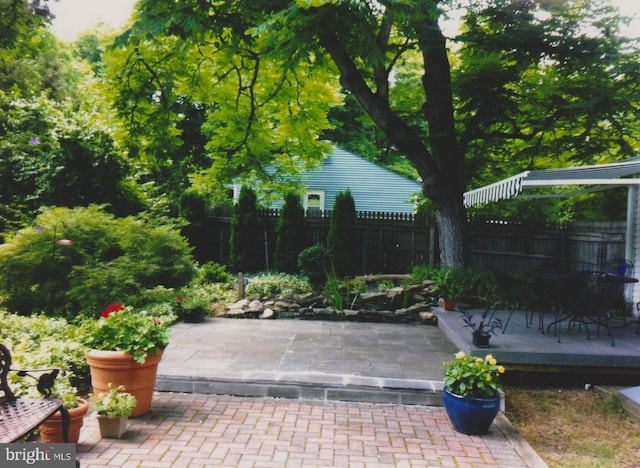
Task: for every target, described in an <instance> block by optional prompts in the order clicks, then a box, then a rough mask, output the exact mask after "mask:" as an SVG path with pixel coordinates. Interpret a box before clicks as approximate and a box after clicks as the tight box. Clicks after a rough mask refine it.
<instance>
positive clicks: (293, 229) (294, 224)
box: [273, 193, 307, 274]
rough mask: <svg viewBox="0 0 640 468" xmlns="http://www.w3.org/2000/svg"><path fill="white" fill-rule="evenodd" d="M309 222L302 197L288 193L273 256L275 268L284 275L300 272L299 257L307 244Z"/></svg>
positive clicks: (281, 213)
mask: <svg viewBox="0 0 640 468" xmlns="http://www.w3.org/2000/svg"><path fill="white" fill-rule="evenodd" d="M306 237H307V220H306V219H305V217H304V208H302V204H301V203H300V197H298V195H296V194H294V193H287V195H286V196H285V199H284V206H283V208H282V211H281V212H280V219H279V220H278V226H277V228H276V250H275V252H274V254H273V262H274V268H275V269H276V270H278V271H281V272H283V273H289V274H294V273H297V272H298V255H300V252H301V251H302V249H303V248H304V246H305V244H306Z"/></svg>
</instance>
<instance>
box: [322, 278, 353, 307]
mask: <svg viewBox="0 0 640 468" xmlns="http://www.w3.org/2000/svg"><path fill="white" fill-rule="evenodd" d="M324 296H325V297H326V299H327V301H328V302H329V304H330V305H331V306H332V307H333V308H334V309H336V310H343V309H345V306H346V305H347V303H348V302H349V290H348V289H347V288H346V287H345V284H344V283H343V282H342V281H341V280H340V279H339V278H338V277H337V276H336V275H335V273H329V274H328V275H327V282H326V284H325V287H324Z"/></svg>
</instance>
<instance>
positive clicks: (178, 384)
mask: <svg viewBox="0 0 640 468" xmlns="http://www.w3.org/2000/svg"><path fill="white" fill-rule="evenodd" d="M155 389H156V391H160V392H177V393H202V394H219V395H233V396H251V397H271V398H291V399H310V400H337V401H360V402H369V403H395V404H404V405H426V406H442V404H443V403H442V382H441V381H432V380H410V379H388V378H377V377H363V376H355V375H345V374H324V373H306V372H288V373H274V372H255V371H252V372H246V373H243V374H242V375H241V376H238V375H234V376H228V377H225V376H221V377H219V378H218V377H216V378H212V377H201V376H179V375H161V374H159V375H158V377H157V381H156V387H155Z"/></svg>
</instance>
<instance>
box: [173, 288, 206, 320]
mask: <svg viewBox="0 0 640 468" xmlns="http://www.w3.org/2000/svg"><path fill="white" fill-rule="evenodd" d="M176 299H177V302H178V307H177V315H178V319H180V320H182V321H183V322H185V323H200V322H203V321H204V319H205V317H206V316H207V315H208V314H209V311H210V310H211V304H210V303H209V300H208V299H207V297H206V296H205V295H204V294H200V293H198V292H195V291H194V292H193V293H192V294H186V295H184V296H178V297H177V298H176Z"/></svg>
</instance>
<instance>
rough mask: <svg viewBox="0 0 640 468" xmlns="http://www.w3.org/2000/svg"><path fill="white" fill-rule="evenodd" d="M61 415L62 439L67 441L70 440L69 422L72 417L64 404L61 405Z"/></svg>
mask: <svg viewBox="0 0 640 468" xmlns="http://www.w3.org/2000/svg"><path fill="white" fill-rule="evenodd" d="M60 416H61V419H62V440H63V441H64V442H65V443H68V442H69V424H70V420H71V417H70V416H69V410H68V409H67V408H65V407H64V406H61V407H60Z"/></svg>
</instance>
